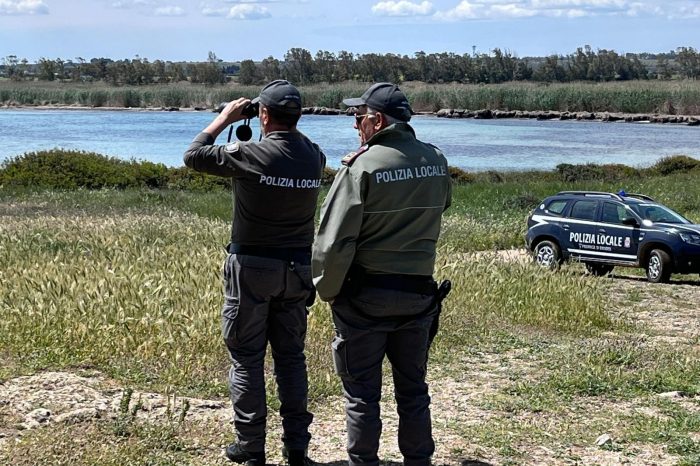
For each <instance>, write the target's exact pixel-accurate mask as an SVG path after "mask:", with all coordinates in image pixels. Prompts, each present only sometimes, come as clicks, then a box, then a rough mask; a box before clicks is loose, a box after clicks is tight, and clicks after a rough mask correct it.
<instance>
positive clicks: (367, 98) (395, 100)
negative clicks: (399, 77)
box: [343, 83, 413, 121]
mask: <svg viewBox="0 0 700 466" xmlns="http://www.w3.org/2000/svg"><path fill="white" fill-rule="evenodd" d="M343 103H344V104H345V105H347V106H348V107H359V106H360V105H367V106H368V107H370V108H373V109H374V110H377V111H379V112H382V113H386V114H387V115H389V116H392V117H394V118H396V119H398V120H401V121H409V120H410V119H411V115H413V109H411V105H410V104H409V103H408V99H407V98H406V94H404V93H403V92H401V89H399V86H397V85H396V84H391V83H377V84H374V85H373V86H371V87H370V88H369V89H367V90H366V91H365V93H364V94H362V97H355V98H353V99H345V100H343Z"/></svg>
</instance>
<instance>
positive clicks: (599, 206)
mask: <svg viewBox="0 0 700 466" xmlns="http://www.w3.org/2000/svg"><path fill="white" fill-rule="evenodd" d="M527 228H528V229H527V234H526V237H525V241H526V243H527V247H528V249H529V250H530V251H532V253H533V255H534V258H535V262H536V263H537V264H539V265H541V266H543V267H547V268H551V269H553V268H556V267H558V266H559V264H561V263H562V262H564V261H567V260H577V261H580V262H583V263H584V264H585V265H586V268H587V269H588V271H589V272H590V273H591V274H593V275H606V274H608V273H610V272H611V271H612V270H613V267H615V266H616V265H617V266H623V267H641V268H644V269H646V275H647V279H648V280H649V281H650V282H654V283H663V282H668V280H669V278H670V276H671V274H672V273H681V274H683V273H696V272H700V225H697V224H693V223H692V222H691V221H689V220H688V219H686V218H685V217H683V216H682V215H680V214H678V213H676V212H674V211H673V210H671V209H669V208H668V207H666V206H663V205H661V204H659V203H658V202H656V201H654V200H653V199H652V198H650V197H648V196H644V195H642V194H627V193H624V192H622V191H621V192H620V193H617V194H615V193H606V192H596V191H562V192H560V193H558V194H556V195H554V196H550V197H548V198H546V199H545V200H544V201H542V203H541V204H540V205H539V206H538V207H537V208H536V209H535V210H534V211H533V212H532V213H531V214H530V216H529V217H528V219H527Z"/></svg>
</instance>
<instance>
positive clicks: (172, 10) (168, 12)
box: [154, 6, 185, 16]
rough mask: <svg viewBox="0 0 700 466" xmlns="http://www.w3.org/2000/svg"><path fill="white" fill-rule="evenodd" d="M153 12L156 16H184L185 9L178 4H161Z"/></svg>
mask: <svg viewBox="0 0 700 466" xmlns="http://www.w3.org/2000/svg"><path fill="white" fill-rule="evenodd" d="M154 13H155V14H156V16H184V15H185V10H184V9H182V7H179V6H163V7H160V8H156V9H155V12H154Z"/></svg>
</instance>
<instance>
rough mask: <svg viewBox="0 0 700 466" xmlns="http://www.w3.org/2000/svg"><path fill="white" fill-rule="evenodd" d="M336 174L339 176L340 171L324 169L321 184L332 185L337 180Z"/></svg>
mask: <svg viewBox="0 0 700 466" xmlns="http://www.w3.org/2000/svg"><path fill="white" fill-rule="evenodd" d="M336 174H338V170H334V169H332V168H329V167H323V175H321V184H324V185H329V184H332V183H333V180H335V175H336Z"/></svg>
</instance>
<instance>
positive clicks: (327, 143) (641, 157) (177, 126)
mask: <svg viewBox="0 0 700 466" xmlns="http://www.w3.org/2000/svg"><path fill="white" fill-rule="evenodd" d="M213 117H214V115H213V114H212V113H209V112H158V111H107V110H97V111H93V110H0V161H2V160H5V159H7V158H9V157H13V156H16V155H20V154H22V153H24V152H27V151H35V150H41V149H51V148H54V147H62V148H66V149H79V150H86V151H92V152H98V153H101V154H105V155H110V156H115V157H120V158H125V159H130V158H134V159H140V160H150V161H153V162H160V163H164V164H166V165H168V166H181V165H182V153H183V151H184V150H185V148H186V147H187V145H188V144H189V142H190V141H191V140H192V138H193V137H194V136H195V135H196V134H197V133H198V132H199V131H200V130H201V129H203V128H204V127H205V126H206V125H207V124H208V123H209V122H210V121H211V120H212V119H213ZM411 123H412V125H413V127H414V128H415V129H416V132H417V134H418V137H419V138H420V139H422V140H424V141H426V142H431V143H433V144H435V145H437V146H438V147H440V148H441V149H442V150H443V152H444V153H445V155H446V156H447V158H448V160H449V162H450V165H453V166H457V167H461V168H464V169H467V170H471V171H482V170H527V169H552V168H554V167H556V165H557V164H559V163H589V162H590V163H622V164H625V165H630V166H636V167H643V166H649V165H652V164H653V163H654V162H656V161H657V160H659V159H660V158H662V157H665V156H668V155H674V154H685V155H689V156H692V157H696V158H700V128H698V127H694V128H691V127H686V126H672V125H652V124H632V123H600V122H581V121H535V120H471V119H468V120H450V119H442V118H440V119H438V118H435V117H421V116H417V117H414V119H413V120H412V122H411ZM352 124H353V119H352V118H349V117H346V116H337V117H335V116H314V115H304V116H303V117H302V120H301V122H300V124H299V128H300V130H301V131H303V132H304V133H305V134H306V135H307V136H309V137H310V138H311V139H312V140H314V141H315V142H317V143H318V144H319V145H320V146H321V148H322V149H323V150H324V152H325V153H326V155H327V156H328V160H329V166H331V167H338V166H339V165H340V159H341V158H342V156H343V155H344V154H346V153H347V152H349V151H350V150H353V149H355V148H356V147H357V146H358V138H357V132H356V131H355V129H353V127H352ZM252 127H253V133H254V135H255V136H254V138H257V135H258V132H259V131H258V127H257V119H256V120H254V121H253V123H252ZM226 136H227V132H225V133H222V134H221V135H220V136H219V138H218V140H217V142H219V143H223V142H226Z"/></svg>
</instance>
